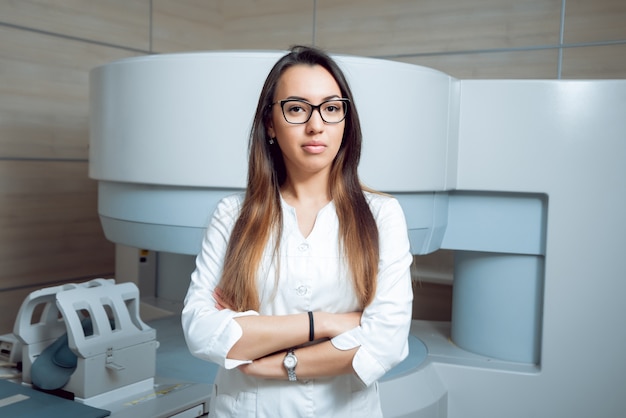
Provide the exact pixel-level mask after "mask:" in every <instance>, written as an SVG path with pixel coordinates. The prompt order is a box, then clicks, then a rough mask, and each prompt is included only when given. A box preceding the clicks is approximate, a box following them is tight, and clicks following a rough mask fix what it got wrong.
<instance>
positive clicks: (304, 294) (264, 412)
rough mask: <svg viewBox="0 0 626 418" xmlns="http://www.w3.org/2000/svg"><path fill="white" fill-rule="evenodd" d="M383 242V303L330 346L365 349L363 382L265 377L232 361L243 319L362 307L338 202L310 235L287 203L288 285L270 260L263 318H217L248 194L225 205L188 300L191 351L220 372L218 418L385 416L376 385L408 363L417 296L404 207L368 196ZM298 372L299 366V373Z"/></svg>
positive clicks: (264, 274) (283, 256) (262, 282)
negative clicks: (230, 246)
mask: <svg viewBox="0 0 626 418" xmlns="http://www.w3.org/2000/svg"><path fill="white" fill-rule="evenodd" d="M366 197H367V199H368V202H369V205H370V208H371V210H372V213H373V215H374V218H375V220H376V223H377V225H378V230H379V239H380V263H379V275H378V285H377V291H376V296H375V298H374V300H373V302H372V303H371V304H370V305H369V306H367V308H366V309H365V310H364V312H363V315H362V318H361V325H360V326H359V327H357V328H354V329H352V330H350V331H348V332H345V333H343V334H341V335H338V336H337V337H335V338H333V339H332V340H331V341H332V343H333V345H334V346H335V347H336V348H338V349H344V350H346V349H351V348H354V347H360V348H359V349H358V351H357V352H356V354H355V356H354V360H353V363H352V365H353V368H354V370H355V373H356V374H352V375H343V376H337V377H330V378H324V379H315V380H308V381H302V380H298V381H297V382H289V381H278V380H266V379H258V378H254V377H250V376H246V375H244V374H243V373H241V372H240V371H239V370H238V369H237V366H238V365H240V364H242V363H245V362H242V361H237V360H232V359H227V358H226V355H227V353H228V352H229V351H230V349H231V348H232V346H233V345H234V344H235V343H236V342H237V341H238V339H239V338H240V337H241V334H242V330H241V327H240V326H239V325H238V324H237V322H236V321H234V320H233V318H234V317H237V316H243V315H258V314H261V315H286V314H293V313H302V312H307V311H326V312H352V311H355V310H358V302H357V299H356V296H355V293H354V289H353V287H352V281H351V279H350V278H349V276H347V274H346V269H347V267H346V264H345V261H344V259H343V257H342V256H341V254H340V249H339V243H338V239H337V237H338V231H339V229H338V219H337V215H336V212H335V206H334V204H333V203H332V202H331V203H329V204H328V205H326V206H325V207H324V208H322V209H321V210H320V212H319V213H318V215H317V218H316V221H315V225H314V227H313V230H312V231H311V233H310V235H309V236H308V237H306V238H305V237H303V236H302V234H301V232H300V230H299V228H298V222H297V219H296V212H295V210H294V209H293V208H292V207H290V206H289V205H288V204H287V203H286V202H285V201H282V210H283V222H284V225H283V234H282V241H281V245H280V253H279V256H280V268H279V271H280V277H279V278H278V280H279V285H278V290H277V293H276V294H274V291H275V286H274V284H275V276H276V271H275V269H274V267H275V266H274V264H273V263H272V258H271V252H270V250H269V248H270V245H268V250H266V255H265V257H264V260H263V262H262V266H261V267H260V274H259V282H258V286H259V297H260V298H261V307H260V310H259V312H253V311H248V312H239V313H237V312H233V311H231V310H228V309H224V310H221V311H220V310H217V309H216V308H215V299H214V298H213V295H212V293H213V289H214V288H215V287H216V286H217V284H218V283H219V280H220V275H221V271H222V264H223V260H224V255H225V252H226V247H227V243H228V239H229V237H230V233H231V230H232V227H233V225H234V222H235V221H236V219H237V216H238V214H239V210H240V207H241V202H242V199H243V195H233V196H229V197H227V198H225V199H223V200H222V201H221V202H220V203H219V204H218V206H217V208H216V210H215V213H214V214H213V217H212V219H211V222H210V225H209V227H208V228H207V232H206V235H205V237H204V241H203V243H202V251H201V253H200V254H199V255H198V257H197V260H196V270H195V271H194V272H193V273H192V276H191V284H190V286H189V290H188V292H187V296H186V298H185V306H184V309H183V312H182V324H183V329H184V333H185V338H186V340H187V345H188V346H189V349H190V351H191V352H192V354H194V355H195V356H197V357H199V358H202V359H206V360H208V361H212V362H215V363H217V364H218V365H220V366H221V368H220V370H219V372H218V375H217V377H216V379H215V384H214V388H213V396H212V399H211V413H212V415H210V416H211V417H229V418H231V417H271V418H275V417H289V418H291V417H342V418H345V417H358V418H363V417H380V416H382V412H381V408H380V401H379V395H378V383H377V380H378V379H379V378H380V377H382V376H383V375H384V374H385V373H386V372H387V371H389V370H390V369H391V368H392V367H394V366H395V365H396V364H398V363H399V362H400V361H402V360H403V359H404V358H405V357H406V356H407V355H408V343H407V338H408V333H409V327H410V322H411V314H412V299H413V293H412V288H411V278H410V265H411V261H412V256H411V254H410V252H409V241H408V236H407V227H406V221H405V218H404V214H403V212H402V209H401V207H400V205H399V203H398V202H397V200H396V199H394V198H392V197H389V196H385V195H379V194H372V193H366ZM296 373H297V367H296Z"/></svg>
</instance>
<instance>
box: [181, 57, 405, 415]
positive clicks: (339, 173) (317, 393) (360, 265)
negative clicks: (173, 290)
mask: <svg viewBox="0 0 626 418" xmlns="http://www.w3.org/2000/svg"><path fill="white" fill-rule="evenodd" d="M360 152H361V129H360V125H359V118H358V114H357V111H356V106H355V104H354V101H353V98H352V94H351V91H350V88H349V86H348V83H347V81H346V79H345V77H344V75H343V73H342V71H341V70H340V68H339V67H338V65H337V64H336V63H335V62H334V61H333V60H332V59H331V58H330V57H329V56H328V55H326V54H325V53H323V52H321V51H319V50H317V49H315V48H310V47H294V48H292V50H291V51H290V53H288V54H287V55H285V56H284V57H282V58H281V59H280V60H279V61H278V62H277V63H276V64H275V66H274V67H273V68H272V70H271V72H270V74H269V75H268V77H267V79H266V82H265V85H264V86H263V90H262V92H261V96H260V99H259V103H258V107H257V111H256V115H255V118H254V123H253V127H252V132H251V137H250V155H249V166H248V170H249V171H248V184H247V189H246V192H245V195H244V194H242V195H234V196H230V197H227V198H225V199H223V200H222V201H221V202H220V203H219V204H218V206H217V208H216V210H215V213H214V214H213V217H212V220H211V222H210V225H209V227H208V229H207V232H206V236H205V238H204V241H203V244H202V251H201V253H200V254H199V255H198V257H197V261H196V270H195V271H194V272H193V274H192V277H191V279H192V280H191V285H190V287H189V290H188V293H187V297H186V299H185V307H184V309H183V313H182V323H183V328H184V331H185V338H186V340H187V344H188V346H189V349H190V351H191V352H192V353H193V354H194V355H195V356H197V357H200V358H203V359H206V360H209V361H212V362H215V363H217V364H219V365H220V366H221V368H220V370H219V372H218V375H217V377H216V380H215V384H214V391H213V397H212V399H211V415H210V416H212V417H214V416H217V417H244V416H245V417H272V418H275V417H342V418H343V417H351V416H352V417H359V418H362V417H380V416H382V412H381V407H380V400H379V396H378V384H377V380H378V379H379V378H380V377H381V376H383V375H384V374H385V373H386V372H387V371H388V370H389V369H391V368H392V367H394V366H395V365H396V364H398V363H399V362H400V361H401V360H403V359H404V358H405V357H406V356H407V354H408V344H407V337H408V332H409V326H410V321H411V311H412V306H411V305H412V298H413V296H412V290H411V282H410V281H411V279H410V272H409V269H410V264H411V261H412V256H411V255H410V253H409V241H408V237H407V228H406V223H405V219H404V215H403V213H402V210H401V208H400V205H399V204H398V202H397V201H396V200H395V199H393V198H392V197H390V196H386V195H383V194H379V193H374V192H371V191H369V190H365V189H364V187H363V186H362V185H361V183H360V182H359V178H358V175H357V166H358V163H359V158H360Z"/></svg>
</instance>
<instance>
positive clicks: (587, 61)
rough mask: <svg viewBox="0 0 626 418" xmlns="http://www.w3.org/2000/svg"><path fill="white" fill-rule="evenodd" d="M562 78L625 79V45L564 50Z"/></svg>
mask: <svg viewBox="0 0 626 418" xmlns="http://www.w3.org/2000/svg"><path fill="white" fill-rule="evenodd" d="M625 24H626V22H625ZM563 78H569V79H572V78H584V79H623V78H626V43H624V44H621V45H607V46H592V47H591V46H590V47H581V48H566V49H565V50H564V51H563Z"/></svg>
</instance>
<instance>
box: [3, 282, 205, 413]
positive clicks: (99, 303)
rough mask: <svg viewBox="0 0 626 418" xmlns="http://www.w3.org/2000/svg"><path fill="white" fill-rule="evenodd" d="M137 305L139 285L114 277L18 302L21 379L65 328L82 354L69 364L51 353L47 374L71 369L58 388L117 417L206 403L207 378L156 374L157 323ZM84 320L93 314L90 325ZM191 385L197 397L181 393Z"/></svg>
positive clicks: (27, 379)
mask: <svg viewBox="0 0 626 418" xmlns="http://www.w3.org/2000/svg"><path fill="white" fill-rule="evenodd" d="M139 305H140V300H139V290H138V289H137V286H136V285H135V284H134V283H120V284H116V283H115V281H114V280H113V279H95V280H92V281H89V282H86V283H77V284H64V285H60V286H53V287H48V288H43V289H40V290H37V291H34V292H32V293H30V294H29V295H28V296H27V297H26V299H25V300H24V302H23V303H22V305H21V307H20V310H19V312H18V315H17V318H16V322H15V327H14V331H13V332H14V335H15V336H16V338H17V339H18V340H19V342H20V343H21V345H22V356H21V357H22V363H23V366H22V367H23V371H22V381H23V383H25V384H33V383H36V382H34V379H32V378H31V377H33V371H34V367H36V361H37V360H38V359H40V358H42V353H43V352H44V350H45V349H46V348H47V347H49V346H50V345H51V344H53V343H54V342H55V341H57V339H59V338H60V337H62V336H63V335H64V334H66V333H67V345H68V346H69V349H70V350H71V352H72V353H74V354H75V356H76V367H75V369H68V370H66V371H64V370H63V368H62V367H58V366H55V365H54V362H53V361H51V362H50V364H47V365H45V366H46V367H45V372H43V376H44V377H48V376H46V374H48V375H50V374H55V373H61V374H63V373H65V372H67V377H68V378H69V380H68V381H67V383H66V384H65V385H63V386H62V387H59V388H56V387H55V388H54V389H60V390H62V391H65V392H68V393H71V394H72V395H73V396H74V397H75V398H74V400H75V401H77V402H80V403H84V404H86V405H89V406H92V407H95V408H100V409H104V410H108V411H111V412H112V413H113V414H114V415H113V416H116V417H137V416H151V417H158V416H167V417H170V416H182V415H177V414H181V413H184V412H185V411H188V410H195V409H198V407H200V408H201V410H202V411H205V410H208V409H206V408H205V407H206V402H207V399H206V398H207V397H206V393H205V391H206V390H207V387H204V385H200V386H202V387H195V386H197V385H193V384H190V383H180V382H175V383H174V382H164V381H161V380H155V370H156V351H157V348H158V345H159V344H158V342H157V340H156V331H155V330H154V329H153V328H151V327H149V326H148V325H146V324H145V323H144V322H143V321H142V320H141V318H140V316H139ZM86 320H88V321H90V325H89V329H88V331H87V330H86V328H85V326H84V324H85V321H86ZM40 375H42V373H40ZM186 388H190V389H192V390H193V392H194V393H193V396H192V399H188V398H186V399H185V400H184V401H182V400H181V395H182V396H184V395H189V394H190V392H189V390H187V391H185V390H182V389H186ZM44 389H48V388H44ZM168 392H172V393H174V392H176V393H175V394H174V395H173V396H171V397H169V398H168V399H167V402H162V403H161V405H159V407H158V408H155V407H154V405H152V404H150V403H148V402H146V400H148V399H151V398H157V397H158V395H159V394H165V393H168ZM153 403H154V402H153ZM61 412H62V411H61ZM61 412H58V414H59V415H58V416H60V414H61ZM33 413H34V412H33ZM188 416H200V414H197V415H188Z"/></svg>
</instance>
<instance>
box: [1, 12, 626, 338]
mask: <svg viewBox="0 0 626 418" xmlns="http://www.w3.org/2000/svg"><path fill="white" fill-rule="evenodd" d="M624 22H626V2H625V1H624V0H594V1H591V0H567V2H566V1H565V0H523V1H520V0H413V1H409V0H343V1H329V0H299V1H284V0H228V1H223V0H151V1H150V0H107V1H101V0H54V1H53V0H29V1H26V0H24V1H9V0H0V231H1V232H0V333H4V332H8V331H10V329H11V327H12V324H13V320H14V317H15V313H16V312H17V309H18V307H19V305H20V303H21V301H22V300H23V298H24V297H25V296H26V295H27V294H28V293H29V292H30V291H32V290H34V289H37V288H40V287H43V286H48V285H54V284H58V283H61V282H64V281H82V280H86V279H88V278H91V277H97V276H106V277H110V276H111V275H112V274H113V270H114V267H113V266H114V248H113V245H112V244H111V243H109V242H107V241H106V239H105V238H104V237H103V234H102V231H101V228H100V225H99V221H98V219H97V214H96V185H95V183H94V182H93V181H91V180H89V179H88V178H87V167H88V161H87V146H88V101H87V99H88V97H87V95H88V84H87V81H88V71H89V70H90V69H91V68H93V67H95V66H97V65H100V64H103V63H106V62H110V61H113V60H117V59H121V58H126V57H132V56H138V55H146V54H151V53H171V52H180V51H189V50H214V49H285V48H287V47H289V46H290V45H292V44H316V45H318V46H321V47H323V48H325V49H327V50H328V51H330V52H335V53H347V54H357V55H365V56H375V57H383V58H388V59H394V60H400V61H405V62H411V63H416V64H421V65H427V66H430V67H433V68H437V69H439V70H442V71H444V72H447V73H449V74H451V75H453V76H455V77H458V78H549V79H554V78H624V77H626V24H624ZM438 262H440V261H438V260H434V261H433V263H434V264H437V263H438ZM442 303H445V301H443V302H442Z"/></svg>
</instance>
